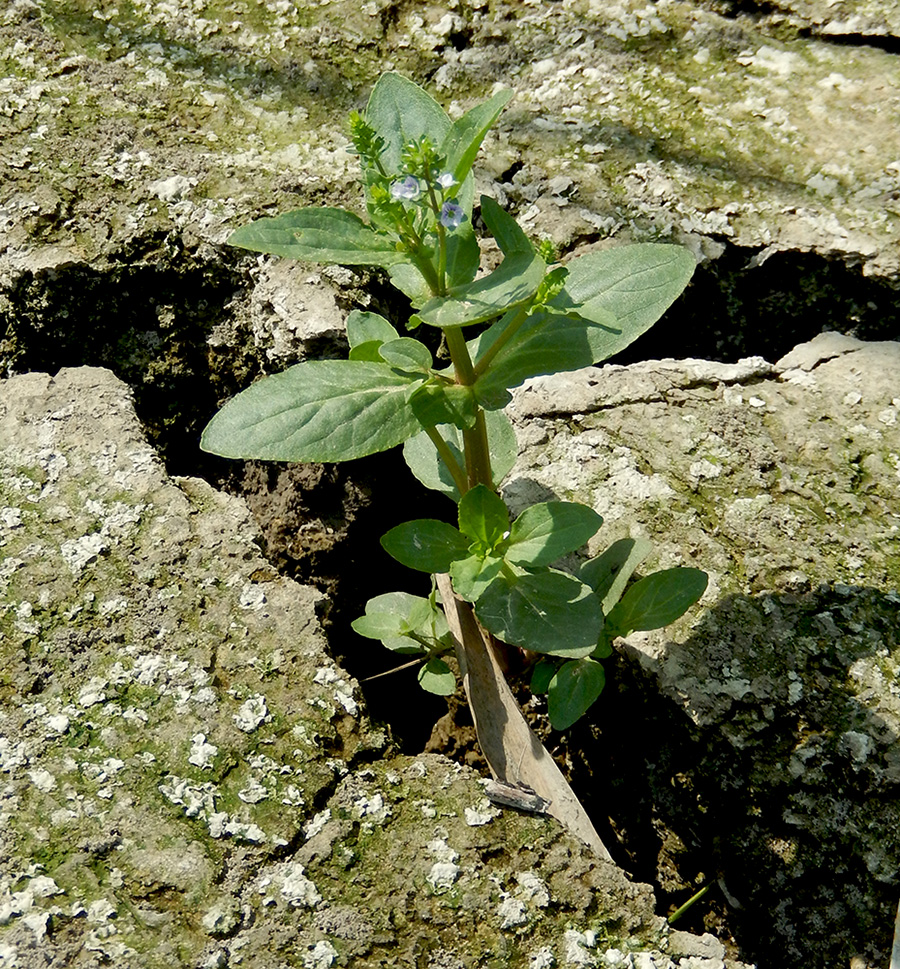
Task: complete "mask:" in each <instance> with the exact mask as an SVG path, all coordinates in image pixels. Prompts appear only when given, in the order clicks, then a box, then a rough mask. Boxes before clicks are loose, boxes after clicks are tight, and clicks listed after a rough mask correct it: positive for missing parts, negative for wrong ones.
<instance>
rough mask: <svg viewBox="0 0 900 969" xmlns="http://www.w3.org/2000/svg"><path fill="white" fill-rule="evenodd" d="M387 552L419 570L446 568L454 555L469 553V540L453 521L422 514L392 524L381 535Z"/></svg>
mask: <svg viewBox="0 0 900 969" xmlns="http://www.w3.org/2000/svg"><path fill="white" fill-rule="evenodd" d="M381 545H382V547H383V548H384V550H385V551H386V552H387V553H388V555H391V556H393V557H394V558H395V559H396V560H397V561H398V562H399V563H400V564H401V565H405V566H406V567H407V568H410V569H418V570H419V571H420V572H447V571H448V570H449V568H450V565H451V564H452V563H453V561H454V560H455V559H459V558H464V557H465V556H466V555H468V554H469V541H468V539H467V538H465V537H464V536H463V535H461V534H460V533H459V532H458V531H457V530H456V529H455V528H454V527H453V526H452V525H448V524H447V523H446V522H441V521H436V520H435V519H433V518H419V519H417V520H416V521H411V522H404V523H403V524H402V525H397V526H396V527H395V528H392V529H391V530H390V531H389V532H387V534H385V535H383V536H382V538H381Z"/></svg>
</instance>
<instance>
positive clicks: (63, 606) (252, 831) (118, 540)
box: [0, 368, 738, 969]
mask: <svg viewBox="0 0 900 969" xmlns="http://www.w3.org/2000/svg"><path fill="white" fill-rule="evenodd" d="M0 543H2V559H0V779H2V785H0V805H2V807H0V811H2V817H3V824H2V826H0V961H2V964H3V965H4V966H9V967H11V969H13V967H17V969H38V967H43V966H47V965H58V966H64V965H65V966H69V965H82V966H100V965H109V964H111V963H112V964H115V965H117V966H122V967H125V966H129V967H135V969H151V967H160V969H162V967H171V966H173V965H182V966H194V967H206V969H212V967H224V966H240V965H245V966H272V967H281V966H298V967H303V969H310V967H328V966H349V965H353V966H361V967H365V966H372V967H374V966H384V965H396V966H423V965H429V966H462V967H475V966H483V965H493V964H502V965H505V966H512V967H518V966H522V967H525V966H536V965H543V966H551V965H580V966H612V965H623V966H627V965H655V966H657V967H660V969H671V967H672V966H674V965H675V963H674V962H672V960H671V959H670V958H669V957H668V956H667V955H665V954H664V953H665V950H666V949H667V948H668V946H669V943H668V939H667V933H666V930H665V927H664V923H663V920H662V919H660V918H659V917H657V916H656V915H654V913H653V898H652V895H651V893H650V890H649V888H648V887H647V886H646V885H638V884H633V883H631V882H629V881H628V880H627V879H626V878H625V876H624V875H623V874H622V873H621V872H620V871H619V870H618V869H616V868H615V867H614V866H613V865H611V864H607V863H602V862H598V861H595V860H593V859H592V858H591V857H590V855H589V853H588V852H587V851H586V850H584V849H583V848H582V847H581V846H580V845H578V844H574V843H572V842H571V841H570V840H569V839H567V838H565V837H563V836H562V835H561V833H560V830H559V829H558V827H557V826H556V825H555V823H554V822H551V821H549V820H548V819H546V818H542V817H534V816H525V815H521V816H520V815H517V814H514V813H512V812H504V813H502V814H501V812H500V811H498V810H497V809H496V808H494V807H493V806H492V805H491V804H490V802H489V801H488V800H487V799H486V798H485V797H484V792H483V789H482V788H481V786H480V785H479V783H478V778H477V776H476V775H475V774H474V773H473V772H472V771H470V770H466V769H463V768H461V767H459V766H458V765H454V764H452V763H451V762H449V761H447V760H444V759H442V758H440V757H436V756H433V755H427V756H422V757H418V758H409V757H400V756H396V755H394V754H393V752H392V751H391V750H390V748H389V747H388V745H387V744H386V741H385V735H384V732H383V731H382V730H380V729H378V728H375V727H373V725H372V724H371V723H369V721H368V719H367V717H366V714H365V711H364V709H363V706H362V703H361V698H360V695H359V693H358V688H357V685H356V684H355V683H354V682H353V681H352V680H351V679H350V678H349V677H348V676H347V675H346V674H345V673H344V672H343V671H342V670H341V669H340V668H338V667H336V666H335V664H334V662H333V661H332V660H331V659H330V657H329V655H328V652H327V650H326V644H325V641H324V639H323V636H322V634H321V631H320V629H319V625H318V621H317V619H316V609H317V606H318V605H319V604H320V599H321V597H320V595H319V594H318V593H317V592H315V591H314V590H312V589H309V588H306V587H303V586H299V585H297V584H296V583H294V582H291V581H289V580H286V579H282V578H279V577H278V576H277V575H275V574H274V573H273V572H272V571H271V570H270V569H269V568H268V567H267V565H266V563H265V562H264V560H263V559H262V558H261V556H260V554H259V550H258V548H257V547H256V545H255V544H254V536H253V531H252V528H251V526H250V523H249V520H248V514H247V511H246V508H245V506H244V505H243V503H242V502H241V501H239V500H237V499H234V498H229V497H226V496H225V495H223V494H220V493H218V492H216V491H214V490H213V489H211V488H210V487H209V486H208V485H206V484H204V483H203V482H201V481H199V480H197V479H184V478H183V479H178V480H172V479H170V478H168V477H167V475H166V474H165V472H164V470H163V468H162V466H161V464H160V463H159V461H158V459H157V457H156V455H155V454H154V452H153V451H152V449H151V448H149V447H148V445H147V444H146V442H145V440H144V439H143V436H142V434H141V430H140V426H139V424H138V422H137V419H136V417H135V414H134V411H133V408H132V404H131V399H130V394H129V391H128V389H127V388H126V387H125V385H124V384H122V383H121V382H120V381H118V380H117V379H116V378H115V377H113V376H112V375H111V374H110V373H109V372H107V371H104V370H99V369H90V368H83V369H70V370H64V371H61V372H60V373H59V374H58V375H57V376H56V377H54V378H51V377H49V376H48V375H46V374H39V373H33V374H27V375H24V376H21V377H16V378H13V379H11V380H7V381H3V382H2V383H0ZM679 945H682V947H683V940H682V941H681V942H680V943H679ZM672 951H673V956H675V950H674V949H673V950H672ZM610 953H612V955H610ZM632 953H634V954H635V958H637V957H638V956H640V958H643V959H644V961H643V962H640V961H638V962H634V960H633V959H632ZM610 960H613V961H610ZM648 960H649V961H648ZM721 965H722V962H721V956H720V955H719V954H716V953H714V954H713V956H712V957H711V958H708V959H706V960H705V961H704V960H702V959H701V960H700V962H698V963H697V966H699V967H702V969H714V967H715V966H721ZM733 965H734V966H735V967H738V964H737V963H734V964H733Z"/></svg>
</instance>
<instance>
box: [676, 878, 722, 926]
mask: <svg viewBox="0 0 900 969" xmlns="http://www.w3.org/2000/svg"><path fill="white" fill-rule="evenodd" d="M712 887H713V882H710V883H709V884H708V885H704V886H703V888H701V889H700V891H699V892H697V893H696V894H694V895H692V896H691V897H690V898H689V899H688V900H687V901H686V902H685V903H684V905H681V906H679V907H678V908H676V909H675V911H674V912H673V913H672V914H671V915H670V916H669V917H668V918H667V919H666V921H667V922H668V923H669V925H671V924H672V923H673V922H674V921H675V920H676V919H680V918H681V916H682V915H684V913H685V912H686V911H687V910H688V909H689V908H690V907H691V906H692V905H693V904H694V902H699V901H700V899H701V898H703V896H704V895H705V894H706V893H707V892H708V891H709V890H710V889H711V888H712Z"/></svg>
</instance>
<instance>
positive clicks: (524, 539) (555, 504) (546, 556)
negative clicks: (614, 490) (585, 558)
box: [504, 501, 603, 566]
mask: <svg viewBox="0 0 900 969" xmlns="http://www.w3.org/2000/svg"><path fill="white" fill-rule="evenodd" d="M602 524H603V519H602V518H601V517H600V516H599V515H598V514H597V512H595V511H594V510H593V509H592V508H588V506H587V505H581V504H579V503H578V502H574V501H545V502H542V503H541V504H538V505H532V506H531V508H526V509H525V511H523V512H522V514H521V515H519V517H518V518H517V519H516V520H515V521H514V522H513V524H512V528H511V529H510V532H509V541H508V544H507V545H506V551H505V552H504V557H505V558H506V560H507V561H508V562H513V563H514V564H516V565H526V566H532V565H549V564H550V563H551V562H554V561H555V560H556V559H558V558H559V557H560V556H561V555H565V554H567V553H568V552H573V551H574V550H575V549H576V548H580V547H581V546H582V545H584V543H585V542H586V541H587V540H588V539H589V538H590V537H591V536H592V535H593V534H594V533H595V532H596V531H597V529H598V528H599V527H600V526H601V525H602Z"/></svg>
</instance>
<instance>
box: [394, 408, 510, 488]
mask: <svg viewBox="0 0 900 969" xmlns="http://www.w3.org/2000/svg"><path fill="white" fill-rule="evenodd" d="M417 393H418V392H417ZM484 419H485V423H486V425H487V435H488V445H489V447H490V454H491V470H492V473H493V477H494V486H495V487H499V486H500V482H501V481H502V480H503V479H504V478H505V477H506V475H507V474H509V472H510V471H511V470H512V467H513V465H514V464H515V463H516V457H517V456H518V453H519V451H518V447H519V446H518V442H517V441H516V432H515V431H514V430H513V427H512V424H511V423H510V421H509V418H508V417H507V416H506V414H504V413H503V411H500V410H494V411H487V412H486V413H485V415H484ZM436 429H437V431H438V433H439V434H440V435H441V437H443V439H444V440H445V441H446V442H447V446H448V447H449V448H450V450H451V452H452V453H453V455H454V457H455V458H456V460H457V462H458V463H459V465H460V467H462V468H465V466H466V462H465V458H464V457H463V453H462V451H463V445H462V434H461V433H460V432H459V430H457V428H456V427H454V426H453V425H451V424H441V425H438V426H437V428H436ZM403 457H404V459H405V460H406V463H407V464H408V465H409V468H410V470H411V471H412V473H413V474H414V475H415V476H416V477H417V478H418V479H419V481H421V482H422V484H423V485H425V487H426V488H433V489H434V490H435V491H442V492H443V493H444V494H445V495H449V496H450V497H451V498H452V499H453V500H454V501H459V499H460V494H459V491H458V490H457V488H456V485H455V483H454V481H453V477H452V476H451V474H450V472H449V470H448V469H447V466H446V465H445V464H444V462H443V461H442V460H441V459H440V457H439V456H438V453H437V449H436V448H435V446H434V444H433V443H432V442H431V439H430V438H429V437H428V435H427V434H425V433H424V431H423V432H421V433H419V434H416V435H415V437H411V438H409V440H408V441H407V442H406V443H405V444H404V445H403Z"/></svg>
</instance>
